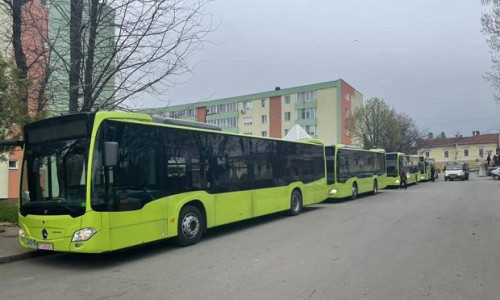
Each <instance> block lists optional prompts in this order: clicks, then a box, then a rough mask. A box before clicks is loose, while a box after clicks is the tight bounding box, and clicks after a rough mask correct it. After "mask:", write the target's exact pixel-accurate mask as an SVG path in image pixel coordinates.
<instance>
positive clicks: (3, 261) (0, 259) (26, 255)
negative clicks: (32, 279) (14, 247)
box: [0, 251, 39, 264]
mask: <svg viewBox="0 0 500 300" xmlns="http://www.w3.org/2000/svg"><path fill="white" fill-rule="evenodd" d="M38 255H39V254H37V252H36V251H30V252H25V253H21V254H14V255H10V256H4V257H0V264H6V263H10V262H13V261H16V260H21V259H25V258H30V257H35V256H38Z"/></svg>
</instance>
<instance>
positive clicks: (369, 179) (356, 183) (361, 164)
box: [325, 145, 387, 199]
mask: <svg viewBox="0 0 500 300" xmlns="http://www.w3.org/2000/svg"><path fill="white" fill-rule="evenodd" d="M325 159H326V170H327V176H326V177H327V185H328V197H329V198H337V199H338V198H345V197H351V199H356V198H357V197H358V195H359V194H363V193H368V192H369V193H372V194H373V195H375V194H377V192H378V190H379V189H383V188H385V187H386V186H387V178H386V166H385V151H384V150H382V149H374V150H361V149H356V148H354V147H351V146H347V145H335V146H326V147H325Z"/></svg>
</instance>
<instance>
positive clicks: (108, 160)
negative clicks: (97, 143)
mask: <svg viewBox="0 0 500 300" xmlns="http://www.w3.org/2000/svg"><path fill="white" fill-rule="evenodd" d="M117 164H118V143H117V142H104V166H105V167H114V166H116V165H117Z"/></svg>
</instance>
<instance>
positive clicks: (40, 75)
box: [0, 0, 50, 115]
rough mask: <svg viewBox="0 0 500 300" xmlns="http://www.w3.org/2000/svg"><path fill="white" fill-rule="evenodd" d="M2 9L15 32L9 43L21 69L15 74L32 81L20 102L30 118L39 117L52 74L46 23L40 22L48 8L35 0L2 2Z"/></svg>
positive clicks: (24, 90)
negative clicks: (49, 67)
mask: <svg viewBox="0 0 500 300" xmlns="http://www.w3.org/2000/svg"><path fill="white" fill-rule="evenodd" d="M0 6H1V9H2V10H4V11H5V12H7V14H8V15H9V16H10V17H11V24H12V32H11V34H10V35H9V41H8V42H9V43H11V44H12V49H13V60H14V63H15V67H17V69H18V71H17V73H16V74H18V75H17V76H18V77H19V78H20V79H21V80H23V79H29V80H30V81H31V88H30V89H29V90H26V89H22V90H23V94H22V95H20V97H21V98H20V99H19V100H20V101H22V102H23V103H24V104H25V105H26V106H27V108H28V112H29V113H30V114H31V115H37V114H40V113H41V112H42V111H43V110H44V109H45V103H46V97H45V94H46V86H47V82H48V76H49V74H50V72H49V71H48V61H49V57H48V55H49V52H48V49H47V48H46V47H44V45H46V44H45V43H43V41H44V40H46V39H47V29H48V28H47V23H46V22H39V21H40V18H41V16H45V15H46V13H47V9H46V8H45V7H42V6H41V4H40V1H33V0H2V1H1V2H0ZM45 19H46V18H45Z"/></svg>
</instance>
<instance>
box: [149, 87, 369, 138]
mask: <svg viewBox="0 0 500 300" xmlns="http://www.w3.org/2000/svg"><path fill="white" fill-rule="evenodd" d="M362 103H363V95H362V94H361V93H359V92H358V91H357V90H356V89H354V88H353V87H352V86H351V85H349V84H348V83H347V82H345V81H344V80H342V79H338V80H335V81H328V82H321V83H315V84H309V85H303V86H297V87H291V88H280V87H276V88H275V89H274V90H272V91H267V92H261V93H255V94H250V95H242V96H235V97H230V98H224V99H216V100H209V101H203V102H196V103H189V104H183V105H176V106H170V107H164V108H156V109H149V110H146V111H145V112H146V113H150V114H152V115H156V116H166V117H171V118H179V119H185V120H191V121H198V122H204V123H210V124H215V125H218V126H220V127H222V129H223V130H224V131H228V132H234V133H241V134H246V135H253V136H264V137H273V138H283V137H284V136H285V135H286V134H287V133H288V131H289V130H290V129H291V128H292V127H293V126H294V125H295V124H299V125H300V126H301V127H302V128H304V129H305V130H306V131H307V133H308V134H310V135H311V136H313V137H314V138H318V139H320V140H322V141H324V142H325V143H326V144H350V143H351V139H350V137H349V136H348V135H347V134H346V130H345V125H346V118H347V117H348V116H349V115H350V114H351V112H352V111H353V109H354V108H355V107H357V106H360V105H362Z"/></svg>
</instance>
